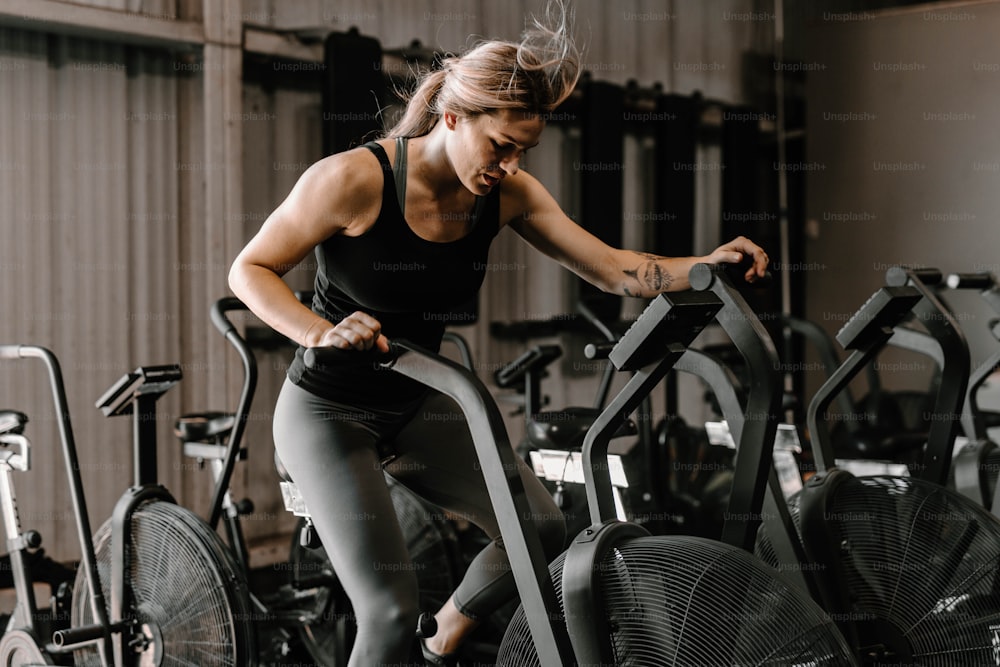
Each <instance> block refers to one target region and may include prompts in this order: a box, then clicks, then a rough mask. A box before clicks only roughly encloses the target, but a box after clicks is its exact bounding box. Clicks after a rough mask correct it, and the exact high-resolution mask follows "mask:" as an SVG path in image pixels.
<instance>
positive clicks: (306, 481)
mask: <svg viewBox="0 0 1000 667" xmlns="http://www.w3.org/2000/svg"><path fill="white" fill-rule="evenodd" d="M557 7H558V8H559V9H560V10H562V11H560V12H558V14H559V15H558V16H556V20H555V22H554V27H551V26H544V25H541V24H539V23H536V24H535V26H534V27H533V28H532V29H530V30H529V31H527V32H526V33H525V35H524V36H523V39H522V41H521V42H520V43H507V42H498V41H491V42H485V43H482V44H480V45H479V46H477V47H475V48H473V49H472V50H471V51H469V52H467V53H466V54H465V55H463V56H461V57H453V58H448V59H446V60H444V62H443V66H442V67H441V69H439V70H437V71H434V72H431V73H429V74H427V75H426V76H425V77H424V78H423V80H422V81H421V83H420V85H419V86H418V88H417V90H416V91H415V93H414V95H413V97H412V99H411V100H410V101H409V103H408V105H407V108H406V110H405V112H404V115H403V117H402V118H401V120H400V121H399V123H398V124H397V125H396V126H395V127H394V128H393V129H392V130H391V131H390V132H389V134H388V137H387V138H385V139H382V140H380V141H378V142H373V143H371V144H367V145H365V146H363V147H360V148H356V149H353V150H349V151H346V152H344V153H341V154H337V155H333V156H330V157H327V158H325V159H323V160H320V161H319V162H317V163H316V164H315V165H313V166H311V167H310V168H309V169H308V170H307V171H306V172H305V173H304V174H303V175H302V177H301V178H300V179H299V181H298V182H297V183H296V185H295V186H294V188H293V189H292V191H291V193H290V194H289V195H288V198H287V199H286V200H285V201H284V202H282V203H281V205H280V206H279V207H278V208H277V209H276V210H275V211H274V212H273V213H272V214H271V216H270V217H269V218H268V219H267V220H266V221H265V223H264V224H263V226H262V227H261V229H260V231H259V232H258V233H257V235H256V236H255V237H254V238H253V239H251V241H250V242H249V243H248V244H247V246H246V247H245V248H244V249H243V251H242V252H241V253H240V255H239V256H238V257H237V258H236V260H235V262H234V264H233V266H232V269H231V272H230V276H229V283H230V286H231V288H232V290H233V291H234V293H235V294H236V295H237V296H238V297H239V298H240V299H242V300H243V301H244V302H245V303H246V304H247V305H248V306H249V308H250V309H251V310H252V311H253V312H254V313H256V314H257V315H258V316H259V317H260V318H261V319H262V320H263V321H264V322H266V323H267V324H269V325H270V326H272V327H274V328H275V329H276V330H278V331H280V332H281V333H283V334H284V335H286V336H288V337H289V338H291V339H292V340H294V341H295V342H297V343H298V344H299V345H300V346H301V347H300V349H299V350H298V352H297V355H296V359H295V361H294V362H293V364H292V365H291V367H290V368H289V372H288V379H287V380H286V382H285V385H284V386H283V388H282V390H281V394H280V396H279V398H278V403H277V406H276V408H275V414H274V425H273V426H274V442H275V447H276V450H277V452H278V455H279V457H280V458H281V460H282V462H283V463H284V464H285V466H286V467H287V468H288V470H289V472H290V474H291V475H292V477H293V478H294V479H295V481H296V482H297V484H298V486H299V488H300V490H301V492H302V495H303V497H304V500H305V502H306V504H307V505H308V506H309V507H310V508H311V509H312V512H313V515H314V520H315V524H316V529H317V531H318V534H319V536H320V538H321V539H322V540H323V544H324V545H325V547H326V550H327V553H328V555H329V557H330V560H331V563H332V565H333V567H334V568H335V570H336V572H337V574H338V578H339V579H340V581H341V582H342V583H343V585H344V588H345V590H346V592H347V594H348V596H349V597H350V599H351V601H352V603H353V606H354V610H355V613H356V617H357V624H358V634H357V638H356V642H355V645H354V649H353V652H352V654H351V659H350V662H349V665H352V666H361V665H363V666H364V667H370V666H371V665H382V664H392V665H398V664H405V662H406V660H407V657H408V652H409V649H410V646H411V644H412V641H413V632H414V628H415V624H416V619H417V616H418V609H417V583H416V575H415V573H414V572H413V568H412V567H409V565H410V561H409V557H408V555H407V553H406V546H405V544H404V542H403V539H402V536H401V534H400V531H399V528H398V526H397V525H396V519H395V515H394V513H393V507H392V502H391V500H390V497H389V494H388V491H387V489H386V486H385V483H384V478H383V475H382V470H383V467H384V469H385V470H386V471H387V472H388V473H389V474H391V475H393V476H394V477H395V478H397V479H399V480H400V481H401V482H402V483H403V484H405V485H406V486H408V487H409V488H410V489H412V490H413V491H415V492H416V493H418V494H419V495H421V496H423V497H424V498H426V499H427V500H429V501H431V502H433V503H435V504H437V505H439V506H441V507H444V508H446V509H447V510H449V511H451V512H453V513H455V514H458V515H461V516H463V517H466V518H468V519H469V520H470V521H472V522H473V523H475V524H476V525H478V526H480V527H481V528H482V529H483V530H484V531H485V532H486V534H487V535H488V536H489V537H490V538H492V539H493V540H494V541H493V542H492V543H491V544H490V545H489V546H487V547H486V548H485V549H484V550H483V552H481V553H480V554H479V555H478V556H477V557H476V559H475V560H474V562H473V563H472V564H471V566H470V568H469V570H468V572H467V574H466V576H465V578H464V579H463V581H462V582H461V584H460V585H459V587H458V588H457V589H456V591H455V592H454V594H453V595H452V597H451V598H450V599H449V600H448V602H447V603H446V604H445V605H444V607H443V608H442V609H440V610H439V611H438V612H437V614H436V618H437V621H438V632H437V634H435V635H434V636H433V637H431V638H429V639H427V640H426V641H425V642H424V643H423V651H424V656H425V659H426V660H427V661H428V663H429V664H438V665H445V664H454V659H453V657H452V656H453V654H454V653H455V651H456V650H457V648H458V647H459V645H460V644H461V642H462V640H463V638H464V637H466V636H467V635H468V634H469V632H471V631H472V630H473V629H474V628H475V627H476V625H477V622H478V619H480V618H482V617H483V616H485V615H488V614H489V613H491V612H492V611H493V610H494V609H496V608H498V607H499V606H500V605H502V604H503V603H505V602H507V601H508V600H509V599H510V598H511V597H512V596H513V595H514V594H515V592H516V591H515V589H514V585H513V577H512V575H511V574H510V572H509V565H508V562H507V559H506V555H505V553H504V551H503V545H502V543H501V542H500V541H499V540H498V539H497V538H498V535H499V532H498V529H497V525H496V521H495V518H494V516H493V513H492V509H491V507H490V503H489V498H488V495H487V492H486V488H485V485H484V483H483V479H482V476H481V474H480V473H479V469H478V464H477V461H476V457H475V452H474V450H473V447H472V443H471V438H470V436H469V434H468V429H467V428H466V427H465V425H464V423H463V422H462V420H461V418H460V417H457V416H455V415H454V413H449V412H448V411H449V410H453V409H454V408H453V406H450V405H446V404H444V401H443V399H442V398H441V397H439V396H428V395H427V392H426V391H425V390H424V389H423V388H421V387H420V386H417V385H416V384H415V383H413V382H412V381H410V380H407V379H406V378H403V377H401V376H398V375H396V374H394V373H387V372H384V371H378V370H376V369H374V368H372V367H370V366H363V367H362V368H358V367H345V368H342V369H336V368H326V369H323V370H322V371H311V370H308V371H307V370H306V369H305V367H304V364H303V363H302V352H303V349H304V348H308V347H324V346H332V347H338V348H343V349H356V350H367V349H370V348H372V347H375V348H378V349H380V350H383V351H386V350H388V338H387V337H399V338H406V339H408V340H411V341H413V342H416V343H419V344H422V345H423V346H425V347H428V348H431V349H437V348H438V346H439V344H440V342H441V335H442V333H443V331H444V323H445V322H446V321H447V315H446V312H447V310H448V309H449V308H451V307H453V306H456V305H458V304H461V303H464V302H466V301H467V300H468V299H469V298H471V297H473V296H474V295H475V293H476V291H477V290H478V288H479V286H480V284H481V283H482V280H483V277H484V272H485V266H486V264H487V252H488V249H489V245H490V242H491V241H492V239H493V237H494V236H495V235H496V234H497V232H498V231H499V230H500V229H501V228H503V227H508V226H509V227H510V228H512V229H513V230H514V232H515V233H517V234H519V235H520V236H521V237H523V238H524V239H525V240H526V241H527V242H529V243H530V244H531V245H533V246H534V247H535V248H537V249H539V250H540V251H541V252H543V253H545V254H546V255H548V256H550V257H552V258H554V259H555V260H557V261H558V262H560V263H561V264H563V265H564V266H566V267H567V268H568V269H570V270H571V271H573V272H574V273H576V274H578V275H579V276H581V277H583V278H584V279H586V280H588V281H589V282H591V283H593V284H594V285H597V286H598V287H600V288H601V289H603V290H605V291H607V292H612V293H616V294H620V295H628V296H635V297H652V296H654V295H655V294H657V293H659V292H661V291H666V290H682V289H686V288H688V287H689V285H688V282H687V273H688V270H689V269H690V268H691V266H693V265H694V264H695V263H697V262H714V263H720V262H739V261H741V260H742V259H743V258H744V257H745V256H748V257H750V258H752V266H751V268H750V269H748V270H747V273H746V278H747V280H753V279H755V278H756V277H757V276H760V275H763V273H764V271H765V268H766V266H767V263H768V259H767V256H766V254H765V253H764V251H763V250H762V249H761V248H759V247H758V246H757V245H755V244H754V243H752V242H751V241H749V240H748V239H745V238H743V237H740V238H737V239H735V240H733V241H731V242H729V243H727V244H725V245H723V246H721V247H719V248H717V249H716V250H715V251H713V252H712V253H711V254H709V255H708V256H705V257H685V258H667V257H658V256H655V255H650V254H646V253H638V252H634V251H629V250H621V249H616V248H611V247H609V246H607V245H605V244H604V243H603V242H602V241H600V240H598V239H597V238H595V237H594V236H592V235H591V234H589V233H588V232H586V231H585V230H583V229H582V228H581V227H579V226H578V225H577V224H576V223H574V222H573V221H572V220H570V219H569V218H568V217H567V216H566V215H565V214H564V213H563V212H562V210H561V209H560V208H559V206H558V204H557V203H556V202H555V200H554V199H553V198H552V196H551V195H550V194H549V193H548V192H547V191H546V189H545V188H544V187H543V186H542V185H541V184H540V183H539V182H538V181H537V180H536V179H535V178H533V177H532V176H531V175H529V174H527V173H525V172H523V171H519V169H518V162H519V160H520V159H521V157H522V156H523V155H524V153H525V151H527V150H528V149H529V148H531V147H532V146H534V145H535V144H537V143H538V140H539V137H540V135H541V133H542V130H543V128H544V117H545V114H547V113H548V112H550V111H552V110H553V109H554V108H556V107H557V106H558V105H559V103H560V102H562V101H563V100H564V99H565V98H566V97H567V96H568V95H569V94H570V92H571V91H572V89H573V86H574V85H575V84H576V80H577V77H578V75H579V60H578V55H577V53H576V51H575V49H574V47H573V43H572V41H571V38H570V35H569V26H568V25H567V21H566V12H565V11H564V7H562V5H561V4H559V5H557ZM550 23H552V22H551V21H550ZM404 215H405V217H404ZM314 249H315V251H316V254H317V259H318V267H317V275H316V284H315V288H316V290H315V294H316V296H315V299H314V302H313V306H312V309H309V308H307V307H304V306H302V305H300V303H299V302H298V300H297V299H296V298H295V296H294V295H293V293H292V292H291V291H290V290H289V288H288V287H287V286H286V284H285V283H284V282H283V280H282V278H281V276H282V275H283V274H284V273H285V272H286V271H288V270H289V269H291V268H292V267H294V266H295V265H296V264H298V263H299V262H300V261H301V260H302V259H303V258H305V257H306V256H307V255H308V253H310V252H311V251H313V250H314ZM521 477H522V478H523V480H524V485H525V488H526V489H527V492H528V496H529V502H530V504H531V507H532V510H533V518H534V520H535V523H536V525H537V528H538V530H539V531H540V534H541V535H542V540H543V544H544V546H545V549H546V551H547V553H548V555H549V557H550V558H551V557H554V556H555V555H556V554H557V553H558V552H559V551H560V550H561V549H562V547H563V543H564V540H565V528H564V525H563V521H562V518H561V514H560V512H559V510H558V509H557V508H556V506H555V505H554V503H553V502H552V500H551V498H550V497H549V495H548V493H547V492H546V491H545V489H544V487H543V486H542V485H541V483H540V482H539V481H538V480H537V478H535V476H534V475H533V474H532V473H531V471H529V470H528V469H527V467H526V466H525V467H524V468H523V469H522V470H521Z"/></svg>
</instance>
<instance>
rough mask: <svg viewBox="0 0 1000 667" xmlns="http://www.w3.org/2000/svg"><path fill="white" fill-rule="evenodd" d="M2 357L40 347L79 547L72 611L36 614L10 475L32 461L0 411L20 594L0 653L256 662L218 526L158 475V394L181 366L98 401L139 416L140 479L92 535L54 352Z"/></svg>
mask: <svg viewBox="0 0 1000 667" xmlns="http://www.w3.org/2000/svg"><path fill="white" fill-rule="evenodd" d="M0 359H38V360H40V361H41V362H42V363H44V364H45V366H46V368H47V370H48V378H49V384H50V387H51V391H52V398H53V404H54V407H55V413H56V419H57V423H58V428H59V437H60V440H61V444H62V454H63V458H64V460H65V470H66V477H67V482H68V485H69V490H70V498H71V502H72V507H73V515H74V517H75V519H76V527H77V536H78V539H79V542H80V551H81V554H82V564H81V568H80V570H79V571H78V573H77V578H76V583H75V587H74V591H73V600H72V603H71V607H72V609H71V614H70V622H69V623H68V624H66V623H65V618H64V617H65V615H64V614H60V613H54V614H41V613H40V612H39V610H38V609H37V608H36V606H35V602H34V593H33V591H32V581H31V575H30V571H29V570H28V568H27V567H26V562H25V552H26V549H29V548H33V547H36V546H37V545H38V544H39V543H40V541H41V538H40V536H39V535H38V533H37V532H35V531H32V530H27V531H23V532H22V530H21V526H20V519H19V516H18V511H17V504H16V500H15V498H16V495H15V491H14V483H13V477H14V473H21V472H27V471H28V470H30V462H31V445H30V443H29V441H28V439H27V438H26V437H25V436H24V435H23V429H24V425H25V423H26V417H24V415H23V414H21V413H17V412H12V411H7V412H4V413H3V417H4V418H3V419H0V423H3V424H4V426H3V432H2V436H0V445H2V450H0V507H2V510H3V515H4V529H5V531H6V537H7V544H8V545H9V548H10V555H11V564H12V567H13V568H14V573H13V574H14V580H15V590H16V593H17V602H16V606H15V609H14V612H13V614H12V615H11V619H10V622H9V623H8V626H7V630H6V632H5V633H4V634H3V636H2V637H0V664H3V665H10V666H29V665H77V666H80V665H95V666H101V667H104V666H107V665H114V666H115V667H126V666H127V665H165V664H170V663H171V662H172V661H179V662H180V663H182V664H183V663H186V664H198V665H206V666H207V665H219V666H221V665H255V664H256V655H255V654H256V647H255V646H254V634H253V629H252V628H251V627H249V625H248V622H247V619H248V614H247V612H248V605H247V597H246V584H245V583H244V582H243V580H242V578H241V577H240V574H239V572H238V571H237V570H236V568H235V567H234V564H233V563H232V561H231V559H230V558H229V556H228V552H227V551H226V550H225V548H224V547H223V546H222V545H221V543H220V540H219V538H218V537H217V536H216V535H215V533H214V532H212V531H211V530H210V529H209V528H208V527H207V526H206V525H205V524H204V523H203V522H202V521H200V520H199V519H198V518H197V517H196V516H194V515H193V514H192V513H191V512H189V511H187V510H185V509H184V508H182V507H179V506H177V505H176V504H175V502H174V500H173V498H172V497H171V495H170V493H169V492H168V491H167V490H166V489H165V488H164V487H162V486H160V485H159V484H157V483H156V453H155V449H154V446H155V433H156V432H155V422H154V419H155V410H154V404H155V402H156V400H157V398H158V397H159V396H161V395H162V394H163V392H165V391H167V390H168V389H169V388H170V387H171V386H173V385H174V384H175V383H176V382H177V381H178V380H179V379H180V377H181V373H180V368H179V367H177V366H148V367H140V368H138V369H136V371H134V372H132V373H128V374H126V375H125V376H124V377H123V378H122V379H121V380H119V381H118V382H117V383H116V384H115V385H114V386H113V387H111V389H109V391H108V392H106V393H105V395H104V396H103V397H102V398H101V400H100V401H99V407H101V408H102V409H103V410H104V411H105V414H106V415H108V416H112V415H120V414H131V415H132V417H133V424H134V438H133V446H134V455H135V459H134V472H135V477H136V479H135V483H134V485H133V486H132V487H130V488H129V489H128V490H127V491H126V492H125V493H124V495H123V496H122V497H121V499H120V500H119V501H118V503H117V505H116V506H115V509H114V512H113V514H112V517H111V518H110V519H109V520H108V521H107V522H106V523H105V524H104V525H103V526H102V527H101V528H100V529H99V530H98V532H97V534H96V536H94V537H91V528H90V521H89V517H88V514H87V507H86V500H85V497H84V492H83V483H82V480H81V478H80V463H79V459H78V456H77V451H76V444H75V441H74V437H73V429H72V425H71V423H70V416H69V408H68V406H67V402H66V395H65V389H64V385H63V381H62V371H61V368H60V365H59V362H58V360H57V359H56V357H55V355H54V354H52V352H50V351H49V350H47V349H45V348H42V347H38V346H34V345H0ZM54 611H58V610H54Z"/></svg>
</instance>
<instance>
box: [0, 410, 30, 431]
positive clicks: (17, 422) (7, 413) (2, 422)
mask: <svg viewBox="0 0 1000 667" xmlns="http://www.w3.org/2000/svg"><path fill="white" fill-rule="evenodd" d="M27 423H28V415H26V414H24V413H23V412H18V411H17V410H0V435H4V434H5V433H13V434H15V435H20V434H22V433H24V425H25V424H27Z"/></svg>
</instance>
